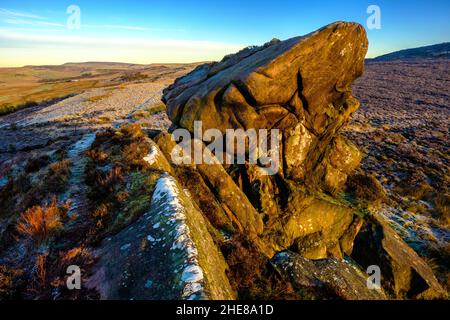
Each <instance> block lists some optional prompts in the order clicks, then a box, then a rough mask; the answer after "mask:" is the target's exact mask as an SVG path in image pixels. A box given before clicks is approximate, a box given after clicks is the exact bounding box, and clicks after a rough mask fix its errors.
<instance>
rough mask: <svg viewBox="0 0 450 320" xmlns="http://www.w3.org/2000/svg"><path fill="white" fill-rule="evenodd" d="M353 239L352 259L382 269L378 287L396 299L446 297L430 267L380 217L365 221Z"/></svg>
mask: <svg viewBox="0 0 450 320" xmlns="http://www.w3.org/2000/svg"><path fill="white" fill-rule="evenodd" d="M365 220H366V221H365V225H364V227H363V228H362V230H361V231H360V233H359V234H358V236H357V237H356V239H355V244H354V245H355V249H354V251H353V254H352V257H353V258H354V259H355V260H356V261H357V262H358V263H359V264H361V265H362V266H363V267H365V268H366V267H368V266H370V265H377V266H379V267H380V269H381V278H382V279H381V285H382V286H383V288H384V289H385V290H386V292H388V293H390V294H391V295H393V296H394V297H396V298H398V299H436V298H441V299H442V298H445V297H446V295H447V294H446V292H445V290H444V289H443V288H442V287H441V285H440V284H439V282H438V281H437V279H436V277H435V276H434V274H433V271H432V270H431V268H430V267H429V266H428V265H427V264H426V263H425V261H424V260H422V259H421V258H420V257H419V256H418V255H417V253H416V252H415V251H414V250H413V249H411V248H410V247H409V246H408V245H407V244H406V243H405V242H404V241H403V240H402V239H401V238H400V237H399V236H398V235H397V233H396V232H395V231H394V230H393V229H392V228H391V227H390V226H389V224H388V223H387V221H385V220H384V219H383V217H382V216H381V215H379V214H376V213H375V214H372V215H370V216H368V217H366V219H365Z"/></svg>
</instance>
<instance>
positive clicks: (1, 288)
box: [0, 265, 23, 300]
mask: <svg viewBox="0 0 450 320" xmlns="http://www.w3.org/2000/svg"><path fill="white" fill-rule="evenodd" d="M22 274H23V271H22V270H20V269H15V268H10V267H8V266H5V265H0V300H9V299H14V298H16V295H17V291H18V290H17V289H18V288H17V287H18V282H19V278H20V276H22Z"/></svg>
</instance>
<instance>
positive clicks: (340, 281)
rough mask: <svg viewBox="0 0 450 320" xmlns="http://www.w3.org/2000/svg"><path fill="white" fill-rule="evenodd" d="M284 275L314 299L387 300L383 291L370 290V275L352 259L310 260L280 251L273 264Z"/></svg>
mask: <svg viewBox="0 0 450 320" xmlns="http://www.w3.org/2000/svg"><path fill="white" fill-rule="evenodd" d="M271 263H272V265H273V266H274V267H275V268H276V269H277V270H278V271H279V272H280V274H282V276H283V277H284V278H285V279H286V281H289V282H291V283H292V285H293V286H294V287H295V288H297V289H298V290H308V291H309V293H310V294H311V295H312V296H313V297H317V296H320V297H321V298H323V299H345V300H385V299H387V296H386V295H385V294H384V292H383V291H382V290H379V289H368V287H367V275H365V274H364V273H363V272H361V270H359V268H358V266H357V265H355V264H354V263H353V262H352V261H350V260H339V259H335V258H329V259H323V260H315V261H314V260H309V259H306V258H304V257H302V256H300V255H298V254H295V253H293V252H290V251H286V252H280V253H278V254H277V255H276V256H275V257H273V259H272V261H271Z"/></svg>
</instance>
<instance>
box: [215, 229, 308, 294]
mask: <svg viewBox="0 0 450 320" xmlns="http://www.w3.org/2000/svg"><path fill="white" fill-rule="evenodd" d="M222 252H223V253H224V256H225V259H226V261H227V264H228V266H229V267H230V269H229V271H228V278H229V279H230V283H231V285H232V287H233V288H234V289H235V290H236V291H237V292H238V298H239V299H242V300H272V299H276V300H283V299H284V300H289V299H299V298H301V297H300V296H299V295H298V293H296V292H295V291H294V289H293V288H292V285H291V284H290V283H288V282H286V281H284V280H283V279H281V278H280V277H279V275H278V274H277V273H276V272H275V270H273V268H272V267H271V265H270V263H269V261H268V259H267V258H266V257H265V256H264V255H263V254H262V253H260V252H259V251H258V249H256V248H255V247H254V245H253V244H252V242H251V241H249V240H248V239H247V238H246V237H245V236H244V235H238V234H237V235H235V236H234V237H233V240H232V241H231V242H229V243H227V244H225V245H224V246H223V247H222Z"/></svg>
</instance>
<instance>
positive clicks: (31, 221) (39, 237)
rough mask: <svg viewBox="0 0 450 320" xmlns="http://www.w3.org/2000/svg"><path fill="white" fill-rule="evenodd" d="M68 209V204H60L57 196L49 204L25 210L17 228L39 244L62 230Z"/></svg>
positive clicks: (22, 234)
mask: <svg viewBox="0 0 450 320" xmlns="http://www.w3.org/2000/svg"><path fill="white" fill-rule="evenodd" d="M67 209H68V208H67V206H62V207H60V206H58V204H57V201H56V198H53V200H52V202H51V203H50V204H49V205H47V206H43V207H42V206H34V207H32V208H30V209H28V210H27V211H25V213H23V214H22V216H21V217H20V218H19V221H18V222H17V225H16V230H17V231H18V233H19V234H20V235H21V236H24V237H29V238H31V239H32V240H33V241H34V244H35V245H36V246H39V245H40V244H42V243H44V242H46V241H48V240H49V239H50V237H51V236H52V235H54V234H55V233H56V232H57V231H59V230H61V228H62V226H63V218H64V216H65V214H66V213H67Z"/></svg>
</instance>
